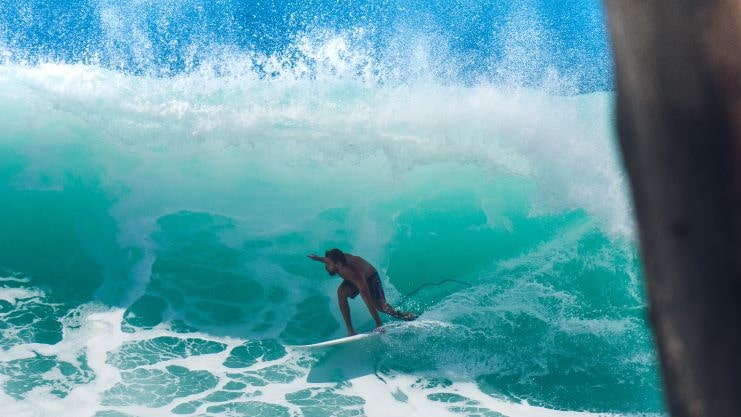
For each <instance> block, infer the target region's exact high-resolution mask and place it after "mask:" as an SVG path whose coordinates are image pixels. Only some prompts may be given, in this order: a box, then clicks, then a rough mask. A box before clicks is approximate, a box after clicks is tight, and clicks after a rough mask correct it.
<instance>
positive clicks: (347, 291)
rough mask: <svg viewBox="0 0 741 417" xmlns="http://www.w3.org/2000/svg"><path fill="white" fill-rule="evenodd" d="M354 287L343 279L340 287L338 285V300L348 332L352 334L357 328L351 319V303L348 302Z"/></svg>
mask: <svg viewBox="0 0 741 417" xmlns="http://www.w3.org/2000/svg"><path fill="white" fill-rule="evenodd" d="M352 292H353V291H352V288H350V286H349V285H348V284H347V282H346V281H343V282H342V284H340V286H339V287H337V301H338V302H339V304H340V312H341V313H342V318H343V319H345V326H347V334H348V335H350V336H352V335H354V334H355V329H353V327H352V321H351V320H350V304H349V303H348V302H347V299H348V297H350V295H351V294H352Z"/></svg>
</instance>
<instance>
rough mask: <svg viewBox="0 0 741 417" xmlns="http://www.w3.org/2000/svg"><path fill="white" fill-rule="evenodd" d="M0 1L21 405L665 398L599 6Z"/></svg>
mask: <svg viewBox="0 0 741 417" xmlns="http://www.w3.org/2000/svg"><path fill="white" fill-rule="evenodd" d="M0 13H1V15H0V200H1V201H2V202H3V204H0V219H1V220H0V221H2V227H1V228H0V230H2V233H0V317H2V320H0V332H1V334H2V337H0V358H1V359H2V360H1V361H0V388H1V389H0V405H2V407H3V409H4V410H6V411H7V412H8V413H9V415H19V416H66V415H70V416H72V415H74V416H80V415H89V416H96V417H126V416H169V415H193V416H206V415H208V416H212V415H214V416H216V415H219V416H265V417H268V416H270V417H272V416H330V415H331V416H363V415H367V416H370V417H374V416H396V415H398V416H422V415H440V416H443V415H444V416H487V417H489V416H502V415H504V416H526V415H527V416H530V415H544V416H545V415H547V416H554V415H558V416H576V415H579V416H582V415H591V414H599V415H604V414H605V413H608V414H613V415H647V414H657V415H660V414H663V413H664V408H663V404H662V401H661V391H660V383H659V379H658V372H657V363H656V355H655V351H654V347H653V344H652V340H651V336H650V333H649V330H648V326H647V322H646V317H645V316H646V305H645V298H644V295H643V287H642V276H641V270H640V259H639V257H638V251H637V243H636V239H635V237H634V235H633V224H632V223H631V209H630V206H629V204H628V202H627V192H628V189H627V185H626V180H625V178H624V175H623V173H622V171H621V168H620V165H619V160H618V158H617V155H616V151H615V149H614V146H615V140H614V122H613V116H612V110H611V108H612V105H613V99H614V97H613V93H612V92H610V91H609V88H610V85H611V82H612V80H611V78H612V74H611V69H610V65H611V63H610V51H609V48H608V45H607V40H606V33H605V28H604V23H603V16H602V11H601V8H600V5H599V3H598V2H596V1H588V2H586V3H585V2H570V1H568V2H560V3H559V4H558V7H556V6H555V5H550V4H548V3H546V2H537V1H515V2H508V3H506V4H483V3H482V4H479V3H476V2H468V1H466V2H464V1H454V2H423V1H412V2H408V1H406V2H395V1H385V2H346V4H340V3H335V2H328V1H319V0H312V1H308V2H306V1H302V2H293V1H288V2H277V1H266V2H263V1H261V2H259V3H255V2H239V1H228V0H220V1H214V2H202V1H178V2H175V1H165V2H147V1H124V2H113V1H109V0H100V1H93V0H88V1H84V0H75V1H65V2H53V1H38V2H33V1H21V2H20V4H18V2H10V1H6V0H2V1H0ZM333 247H339V248H341V249H343V250H345V251H347V252H350V253H353V254H356V255H360V256H363V257H364V258H366V259H368V260H369V261H370V262H371V263H373V264H374V265H375V266H376V267H377V268H378V270H379V271H380V272H381V280H382V282H383V285H384V289H385V292H386V295H387V298H388V300H389V301H390V302H391V303H392V304H394V305H396V306H399V307H400V308H402V309H406V310H411V311H414V312H416V313H418V314H420V318H419V319H418V320H417V321H415V322H411V323H399V322H394V321H393V320H392V319H390V318H389V317H387V316H384V317H383V318H384V321H385V322H387V323H389V325H388V326H387V330H386V332H385V334H383V335H381V336H378V337H373V338H368V339H364V341H363V342H358V343H357V344H353V345H347V346H343V347H338V348H333V349H329V350H325V351H309V350H301V349H296V348H294V347H292V346H295V345H301V344H308V343H315V342H319V341H323V340H327V339H331V338H337V337H342V336H343V335H345V329H344V325H343V321H342V317H341V315H340V313H339V309H338V307H337V301H336V294H335V291H336V287H337V285H338V284H339V283H340V281H339V280H338V279H337V278H336V277H330V276H328V275H327V274H326V272H325V271H324V270H323V267H322V265H320V264H317V263H315V262H312V261H311V260H309V259H308V258H307V257H306V255H307V254H310V253H320V254H321V253H323V251H324V250H326V249H329V248H333ZM351 311H352V317H353V321H354V323H355V327H356V329H358V330H359V331H369V330H371V329H372V327H373V322H372V320H371V319H370V316H369V314H368V313H367V309H366V308H365V307H364V305H363V303H362V301H360V300H359V299H358V300H353V301H352V302H351Z"/></svg>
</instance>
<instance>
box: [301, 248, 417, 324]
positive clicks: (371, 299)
mask: <svg viewBox="0 0 741 417" xmlns="http://www.w3.org/2000/svg"><path fill="white" fill-rule="evenodd" d="M309 258H311V259H313V260H315V261H318V262H323V263H324V267H325V268H326V269H327V273H329V275H331V276H335V275H337V274H339V275H340V277H342V284H340V286H339V287H337V300H338V301H339V303H340V311H341V312H342V317H343V318H344V319H345V325H347V333H348V335H349V336H352V335H354V334H355V329H353V327H352V321H351V320H350V305H349V304H348V302H347V299H348V297H349V298H355V297H357V295H358V294H360V296H361V297H362V298H363V301H365V304H366V305H367V306H368V310H369V311H370V314H371V316H372V317H373V320H375V322H376V330H378V331H380V328H381V325H382V323H381V318H380V317H379V316H378V312H379V311H382V312H384V313H386V314H388V315H389V316H391V317H396V318H397V319H401V320H406V321H411V320H414V319H416V318H417V316H416V315H415V314H414V313H410V312H402V311H399V310H396V309H394V308H393V307H391V306H390V305H389V304H388V303H387V302H386V296H385V295H384V293H383V288H382V287H381V279H380V277H379V276H378V271H377V270H376V268H374V267H373V265H371V264H370V263H369V262H368V261H366V260H365V259H363V258H361V257H360V256H355V255H351V254H349V253H344V252H342V251H341V250H339V249H330V250H328V251H327V252H325V253H324V256H323V257H322V256H317V255H309Z"/></svg>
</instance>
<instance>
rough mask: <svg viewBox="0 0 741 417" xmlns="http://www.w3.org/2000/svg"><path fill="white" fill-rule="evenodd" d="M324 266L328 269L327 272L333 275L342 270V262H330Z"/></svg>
mask: <svg viewBox="0 0 741 417" xmlns="http://www.w3.org/2000/svg"><path fill="white" fill-rule="evenodd" d="M324 268H325V269H326V270H327V273H328V274H329V275H331V276H335V275H337V273H338V272H340V264H339V263H335V262H328V263H326V264H324Z"/></svg>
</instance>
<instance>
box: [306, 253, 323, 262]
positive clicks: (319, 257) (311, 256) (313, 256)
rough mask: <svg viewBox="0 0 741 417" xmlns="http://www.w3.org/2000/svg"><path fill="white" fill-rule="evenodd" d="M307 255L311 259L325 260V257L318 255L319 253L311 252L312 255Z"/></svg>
mask: <svg viewBox="0 0 741 417" xmlns="http://www.w3.org/2000/svg"><path fill="white" fill-rule="evenodd" d="M307 256H308V257H309V259H311V260H314V261H319V262H324V258H322V257H321V256H317V255H314V254H311V255H307Z"/></svg>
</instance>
